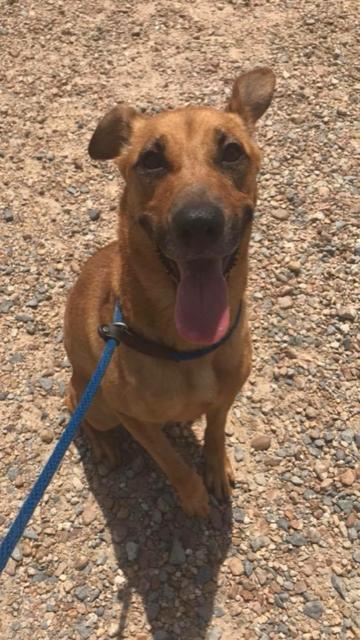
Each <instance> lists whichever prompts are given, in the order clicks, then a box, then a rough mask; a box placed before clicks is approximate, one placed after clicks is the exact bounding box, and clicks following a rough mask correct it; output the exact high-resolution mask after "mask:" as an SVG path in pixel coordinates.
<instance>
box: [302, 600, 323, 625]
mask: <svg viewBox="0 0 360 640" xmlns="http://www.w3.org/2000/svg"><path fill="white" fill-rule="evenodd" d="M303 612H304V613H305V615H306V616H308V617H309V618H313V620H320V618H321V616H322V614H323V613H324V607H323V605H322V604H321V602H319V600H312V601H311V602H307V603H306V605H305V607H304V608H303Z"/></svg>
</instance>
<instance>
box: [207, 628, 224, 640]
mask: <svg viewBox="0 0 360 640" xmlns="http://www.w3.org/2000/svg"><path fill="white" fill-rule="evenodd" d="M222 633H223V632H222V629H221V627H212V629H209V630H208V632H207V634H206V640H220V638H221V637H222Z"/></svg>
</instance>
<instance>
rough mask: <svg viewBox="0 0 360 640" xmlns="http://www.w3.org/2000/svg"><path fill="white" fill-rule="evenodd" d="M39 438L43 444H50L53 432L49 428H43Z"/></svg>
mask: <svg viewBox="0 0 360 640" xmlns="http://www.w3.org/2000/svg"><path fill="white" fill-rule="evenodd" d="M40 438H41V440H42V441H43V442H45V444H50V442H52V441H53V440H54V434H53V432H52V431H50V429H43V430H42V431H41V433H40Z"/></svg>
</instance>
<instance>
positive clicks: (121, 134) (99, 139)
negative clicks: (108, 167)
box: [88, 105, 137, 160]
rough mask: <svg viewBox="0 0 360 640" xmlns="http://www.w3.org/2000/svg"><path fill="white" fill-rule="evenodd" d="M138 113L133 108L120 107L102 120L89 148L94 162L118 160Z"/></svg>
mask: <svg viewBox="0 0 360 640" xmlns="http://www.w3.org/2000/svg"><path fill="white" fill-rule="evenodd" d="M136 115H137V113H136V111H135V109H133V108H132V107H128V106H127V105H118V106H117V107H114V109H111V111H109V112H108V113H107V114H106V115H105V116H104V117H103V118H102V120H100V122H99V124H98V126H97V127H96V129H95V131H94V133H93V136H92V138H91V140H90V144H89V147H88V151H89V155H90V156H91V158H93V160H111V159H113V158H117V157H118V156H119V155H120V154H121V151H122V148H123V147H124V146H125V145H126V144H127V143H128V141H129V138H130V134H131V123H132V121H133V120H134V118H135V117H136Z"/></svg>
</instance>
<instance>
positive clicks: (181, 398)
mask: <svg viewBox="0 0 360 640" xmlns="http://www.w3.org/2000/svg"><path fill="white" fill-rule="evenodd" d="M208 360H209V359H206V360H205V359H204V360H202V361H200V360H199V361H197V362H196V363H195V362H181V363H173V362H167V361H159V360H155V359H151V358H148V357H145V358H144V357H143V356H139V358H131V360H130V361H129V362H127V361H126V360H123V361H122V362H121V365H120V366H121V370H122V375H121V380H122V382H121V384H122V385H123V392H122V393H121V400H120V401H121V404H122V411H124V413H127V415H132V416H134V417H136V418H138V419H139V420H147V421H151V422H170V421H179V422H180V421H186V420H193V419H195V418H197V417H199V416H200V415H201V414H203V413H206V412H207V411H208V409H209V408H210V407H211V406H212V405H213V404H214V403H217V402H218V400H219V395H220V394H221V383H220V380H219V379H218V376H217V375H216V372H215V369H214V368H213V366H212V364H211V362H209V361H208Z"/></svg>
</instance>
